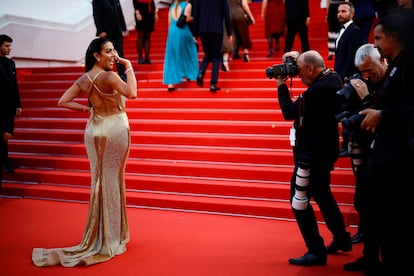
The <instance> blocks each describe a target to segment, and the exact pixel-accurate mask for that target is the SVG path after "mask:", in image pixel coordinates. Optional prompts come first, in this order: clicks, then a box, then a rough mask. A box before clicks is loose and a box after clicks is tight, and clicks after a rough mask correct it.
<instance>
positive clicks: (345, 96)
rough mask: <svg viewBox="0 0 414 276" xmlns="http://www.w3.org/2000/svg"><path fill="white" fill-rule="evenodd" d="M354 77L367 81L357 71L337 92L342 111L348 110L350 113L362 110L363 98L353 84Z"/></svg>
mask: <svg viewBox="0 0 414 276" xmlns="http://www.w3.org/2000/svg"><path fill="white" fill-rule="evenodd" d="M354 79H360V80H362V81H363V82H365V83H366V80H365V79H364V78H362V76H361V75H360V74H358V73H356V74H354V75H352V76H351V77H349V78H348V79H347V80H346V82H345V84H344V86H343V87H342V89H341V90H339V91H337V92H336V95H337V96H338V99H339V103H340V108H341V111H342V112H344V111H348V112H350V113H355V112H356V111H359V110H361V107H362V100H361V98H360V97H359V95H358V92H357V91H355V89H354V87H353V86H352V84H351V80H354Z"/></svg>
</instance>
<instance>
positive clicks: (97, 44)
mask: <svg viewBox="0 0 414 276" xmlns="http://www.w3.org/2000/svg"><path fill="white" fill-rule="evenodd" d="M109 41H110V40H109V39H107V38H100V37H98V38H95V39H94V40H92V41H91V43H90V44H89V46H88V49H87V50H86V54H85V72H88V71H89V70H91V69H92V67H93V66H94V65H95V63H96V58H95V56H94V55H93V54H94V53H98V54H99V53H101V51H102V49H103V46H104V45H105V43H107V42H109Z"/></svg>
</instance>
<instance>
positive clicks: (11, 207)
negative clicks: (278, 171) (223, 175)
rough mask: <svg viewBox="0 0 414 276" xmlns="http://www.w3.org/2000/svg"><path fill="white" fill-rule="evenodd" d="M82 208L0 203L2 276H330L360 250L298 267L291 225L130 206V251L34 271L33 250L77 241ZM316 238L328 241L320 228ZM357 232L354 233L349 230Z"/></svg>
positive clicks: (298, 241)
mask: <svg viewBox="0 0 414 276" xmlns="http://www.w3.org/2000/svg"><path fill="white" fill-rule="evenodd" d="M87 207H88V206H87V204H81V203H63V202H56V201H42V200H32V199H13V198H0V217H1V219H2V227H1V228H0V244H1V251H0V252H1V253H0V275H2V276H20V275H29V276H34V275H39V276H40V275H41V276H48V275H50V276H57V275H58V276H65V275H76V276H78V275H89V276H94V275H96V276H106V275H108V276H109V275H111V276H113V275H120V276H274V275H280V276H293V275H300V276H328V275H332V276H333V275H335V276H341V275H355V276H357V275H362V273H355V272H353V273H351V272H346V271H344V270H343V269H342V265H343V263H346V262H349V261H352V260H354V258H356V257H359V256H360V253H361V245H357V246H355V247H354V250H353V251H352V252H349V253H343V254H337V255H331V256H329V257H328V265H326V266H322V267H298V266H293V265H290V264H288V262H287V260H288V258H290V257H294V256H299V255H301V254H303V253H304V251H305V247H304V245H303V241H302V238H301V237H300V234H299V231H298V228H297V225H296V223H295V222H289V221H281V220H269V219H253V218H243V217H231V216H222V215H211V214H196V213H186V212H173V211H160V210H148V209H137V208H128V210H127V215H128V219H129V228H130V232H131V241H130V242H129V244H128V251H127V252H126V253H125V254H123V255H120V256H117V257H115V258H113V259H112V260H110V261H108V262H106V263H102V264H98V265H95V266H90V267H75V268H63V267H60V266H56V267H44V268H39V267H35V266H34V265H33V264H32V262H31V252H32V248H33V247H62V246H68V245H75V244H77V243H78V242H79V241H80V239H81V236H82V233H83V230H84V229H83V227H84V222H85V220H86V215H87ZM320 229H321V233H322V235H323V236H324V238H325V240H326V241H327V242H329V241H330V240H331V236H330V234H329V232H328V231H327V229H326V227H325V225H321V226H320ZM351 231H352V232H355V229H351Z"/></svg>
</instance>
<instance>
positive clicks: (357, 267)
mask: <svg viewBox="0 0 414 276" xmlns="http://www.w3.org/2000/svg"><path fill="white" fill-rule="evenodd" d="M365 265H366V261H365V258H364V257H359V258H358V259H356V261H355V262H352V263H346V264H344V270H347V271H363V270H365Z"/></svg>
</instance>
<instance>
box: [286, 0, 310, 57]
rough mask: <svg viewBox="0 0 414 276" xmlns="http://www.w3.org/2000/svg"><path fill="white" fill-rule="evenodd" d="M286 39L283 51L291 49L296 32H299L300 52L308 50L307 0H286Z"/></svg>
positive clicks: (308, 16)
mask: <svg viewBox="0 0 414 276" xmlns="http://www.w3.org/2000/svg"><path fill="white" fill-rule="evenodd" d="M284 2H285V12H286V26H287V32H286V40H285V49H284V51H285V53H286V52H289V51H291V50H292V46H293V42H294V41H295V36H296V34H299V38H300V42H301V44H302V45H301V46H302V52H306V51H308V50H310V46H309V38H308V25H309V23H310V13H309V1H308V0H286V1H284Z"/></svg>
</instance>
